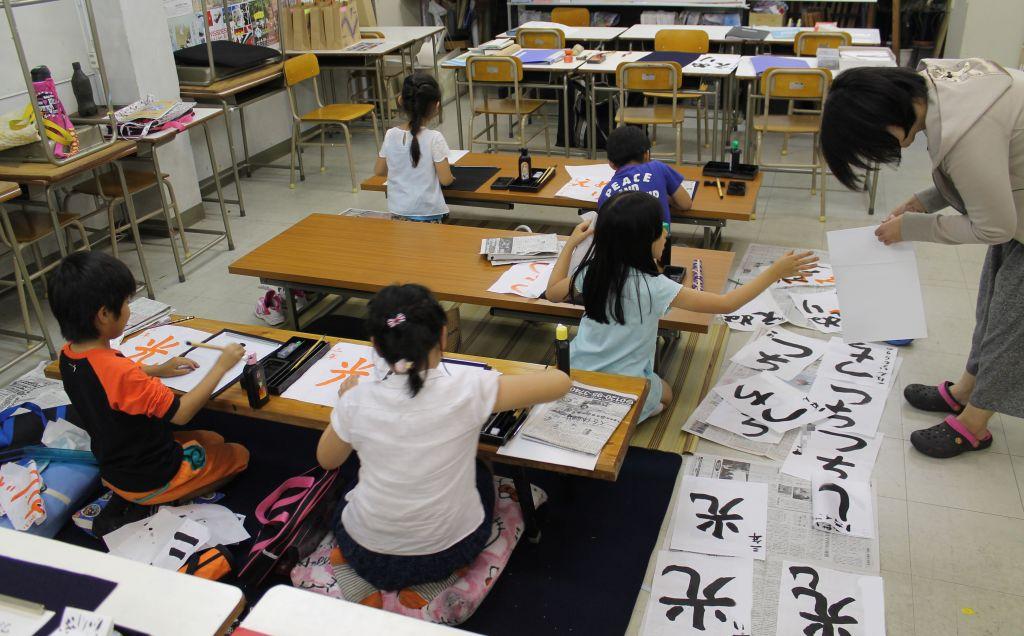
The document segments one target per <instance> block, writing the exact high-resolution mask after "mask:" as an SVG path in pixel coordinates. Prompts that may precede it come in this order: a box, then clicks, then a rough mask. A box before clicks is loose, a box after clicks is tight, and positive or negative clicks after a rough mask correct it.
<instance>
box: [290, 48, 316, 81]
mask: <svg viewBox="0 0 1024 636" xmlns="http://www.w3.org/2000/svg"><path fill="white" fill-rule="evenodd" d="M319 74H320V63H319V62H318V61H317V59H316V55H313V54H312V53H303V54H302V55H297V56H295V57H290V58H288V59H287V60H285V61H284V82H285V84H286V85H288V87H289V88H291V87H292V86H295V85H296V84H298V83H299V82H304V81H305V80H308V79H310V78H312V77H316V76H317V75H319Z"/></svg>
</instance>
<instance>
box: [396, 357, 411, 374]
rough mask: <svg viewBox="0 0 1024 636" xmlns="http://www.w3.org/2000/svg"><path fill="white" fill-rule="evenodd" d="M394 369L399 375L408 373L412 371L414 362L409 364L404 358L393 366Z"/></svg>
mask: <svg viewBox="0 0 1024 636" xmlns="http://www.w3.org/2000/svg"><path fill="white" fill-rule="evenodd" d="M392 368H393V369H394V370H395V373H398V374H404V373H408V372H409V370H410V369H412V362H409V361H408V360H406V359H405V358H402V359H401V360H399V361H398V362H396V363H395V364H393V365H392Z"/></svg>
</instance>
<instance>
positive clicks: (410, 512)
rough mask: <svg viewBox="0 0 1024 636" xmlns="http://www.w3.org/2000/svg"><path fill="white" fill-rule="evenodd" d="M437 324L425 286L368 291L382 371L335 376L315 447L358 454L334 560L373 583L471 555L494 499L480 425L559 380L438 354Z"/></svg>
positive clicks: (335, 460) (486, 533) (335, 461)
mask: <svg viewBox="0 0 1024 636" xmlns="http://www.w3.org/2000/svg"><path fill="white" fill-rule="evenodd" d="M445 322H446V321H445V313H444V310H443V309H441V306H440V305H439V304H438V302H437V300H435V299H434V296H433V295H432V294H431V293H430V291H429V290H428V289H426V288H425V287H422V286H420V285H392V286H390V287H385V288H384V289H382V290H381V291H380V292H378V293H377V295H376V296H375V297H374V298H373V300H371V301H370V306H369V317H368V318H367V321H366V327H367V331H368V333H369V334H370V339H371V342H372V343H373V347H374V350H375V352H376V354H377V355H378V356H380V357H381V358H383V360H384V362H386V363H387V367H388V371H387V372H386V373H384V374H380V375H383V377H380V378H376V379H364V380H363V381H362V382H358V378H357V377H356V376H350V377H349V379H348V380H346V381H345V382H344V383H343V384H342V386H341V388H340V389H339V391H338V395H339V397H338V402H337V405H336V406H335V407H334V411H333V412H332V413H331V425H330V426H329V427H327V429H326V430H324V432H323V435H322V436H321V438H320V443H319V445H318V446H317V452H316V455H317V461H319V462H320V465H321V466H323V467H324V468H327V469H331V468H335V467H337V466H340V465H341V464H342V463H343V462H345V460H346V459H348V457H349V455H350V454H351V453H352V451H353V450H354V451H355V452H356V454H357V455H358V459H359V475H358V479H357V480H355V483H354V486H353V487H352V488H351V490H349V491H348V492H347V494H345V495H344V497H343V500H342V501H341V502H339V513H338V514H337V522H336V523H335V526H334V534H335V537H336V538H337V541H338V547H339V549H340V552H341V559H342V560H343V562H344V563H346V564H347V565H349V566H350V567H351V568H352V569H353V570H355V572H356V574H358V575H359V576H360V577H362V579H364V580H365V581H367V582H369V583H370V584H371V585H373V586H374V587H375V588H377V589H381V590H403V589H406V588H408V587H410V586H413V585H419V584H423V583H431V582H437V581H442V580H444V579H446V578H447V577H449V576H451V574H452V573H453V572H454V571H455V570H457V569H459V568H462V567H465V566H467V565H469V564H470V563H471V562H472V561H473V559H475V558H476V557H477V555H478V554H480V552H481V551H482V550H483V548H484V544H485V542H486V541H487V540H488V538H489V537H490V534H491V522H492V514H493V510H494V500H495V492H494V484H493V481H492V477H491V473H490V471H489V470H488V469H487V467H486V466H485V465H484V464H483V463H482V462H479V461H477V459H476V453H477V440H478V438H479V435H480V428H481V427H482V426H483V423H484V422H485V421H486V420H487V418H488V417H489V416H490V414H491V413H496V412H501V411H507V410H511V409H516V408H522V407H527V406H531V405H534V404H539V403H542V402H550V401H552V400H556V399H558V398H560V397H561V396H562V395H564V394H565V393H566V392H567V391H568V390H569V385H570V381H569V378H568V376H566V375H565V374H564V373H562V372H561V371H557V370H547V371H541V372H538V373H529V374H523V375H511V374H506V375H500V374H498V373H496V372H494V371H487V370H483V369H478V368H472V367H467V366H465V365H457V364H446V363H444V362H443V361H442V352H443V351H444V348H445V344H446V342H447V338H448V330H447V327H446V324H445ZM350 600H353V601H358V600H362V599H357V598H351V599H350Z"/></svg>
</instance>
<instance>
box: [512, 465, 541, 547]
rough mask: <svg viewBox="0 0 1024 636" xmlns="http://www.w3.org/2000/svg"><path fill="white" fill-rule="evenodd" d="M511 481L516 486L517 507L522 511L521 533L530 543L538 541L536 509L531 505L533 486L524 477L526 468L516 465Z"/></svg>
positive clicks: (538, 529) (538, 531)
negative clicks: (522, 528)
mask: <svg viewBox="0 0 1024 636" xmlns="http://www.w3.org/2000/svg"><path fill="white" fill-rule="evenodd" d="M512 481H513V482H514V483H515V486H516V496H518V497H519V507H520V508H521V509H522V511H523V525H524V526H525V529H524V531H523V534H524V536H525V537H526V540H527V541H529V542H530V543H540V527H539V526H538V525H537V509H536V508H534V506H533V488H531V487H530V480H529V479H527V478H526V469H525V468H523V467H522V466H516V467H515V468H514V469H513V472H512Z"/></svg>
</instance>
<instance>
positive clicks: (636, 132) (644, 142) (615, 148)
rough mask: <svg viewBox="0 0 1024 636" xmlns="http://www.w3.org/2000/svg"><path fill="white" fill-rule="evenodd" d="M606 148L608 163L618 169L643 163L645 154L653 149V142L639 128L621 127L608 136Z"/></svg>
mask: <svg viewBox="0 0 1024 636" xmlns="http://www.w3.org/2000/svg"><path fill="white" fill-rule="evenodd" d="M605 147H606V148H607V151H608V161H610V162H611V163H612V165H614V166H615V167H617V168H618V167H621V166H624V165H626V164H627V163H631V162H634V161H635V162H637V163H642V162H643V160H644V153H645V152H647V151H648V150H650V149H651V140H650V139H648V138H647V134H646V133H644V130H643V128H640V127H639V126H619V127H618V128H616V129H615V130H613V131H612V132H611V134H609V135H608V142H607V143H606V144H605Z"/></svg>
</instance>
